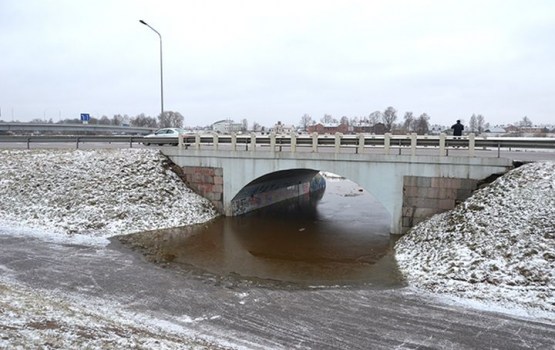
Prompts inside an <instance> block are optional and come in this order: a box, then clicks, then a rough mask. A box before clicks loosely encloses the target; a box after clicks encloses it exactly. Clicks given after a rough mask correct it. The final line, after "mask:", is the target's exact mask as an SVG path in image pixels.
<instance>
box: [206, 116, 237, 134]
mask: <svg viewBox="0 0 555 350" xmlns="http://www.w3.org/2000/svg"><path fill="white" fill-rule="evenodd" d="M242 129H243V124H241V123H234V122H233V120H231V119H224V120H219V121H217V122H215V123H214V124H212V130H213V131H214V132H217V133H218V134H231V133H232V132H239V131H241V130H242Z"/></svg>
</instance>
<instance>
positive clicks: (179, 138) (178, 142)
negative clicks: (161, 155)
mask: <svg viewBox="0 0 555 350" xmlns="http://www.w3.org/2000/svg"><path fill="white" fill-rule="evenodd" d="M177 147H179V149H183V134H179V136H177Z"/></svg>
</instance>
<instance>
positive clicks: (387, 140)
mask: <svg viewBox="0 0 555 350" xmlns="http://www.w3.org/2000/svg"><path fill="white" fill-rule="evenodd" d="M390 149H391V134H390V133H386V134H385V135H383V150H384V153H385V154H386V155H387V154H389V150H390Z"/></svg>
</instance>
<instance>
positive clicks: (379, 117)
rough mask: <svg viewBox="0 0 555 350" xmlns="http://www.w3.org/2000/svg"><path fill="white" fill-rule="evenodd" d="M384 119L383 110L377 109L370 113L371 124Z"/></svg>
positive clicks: (369, 121)
mask: <svg viewBox="0 0 555 350" xmlns="http://www.w3.org/2000/svg"><path fill="white" fill-rule="evenodd" d="M382 119H383V115H382V112H380V111H375V112H372V113H370V114H369V115H368V123H369V124H370V125H376V124H378V123H379V122H380V121H381V120H382Z"/></svg>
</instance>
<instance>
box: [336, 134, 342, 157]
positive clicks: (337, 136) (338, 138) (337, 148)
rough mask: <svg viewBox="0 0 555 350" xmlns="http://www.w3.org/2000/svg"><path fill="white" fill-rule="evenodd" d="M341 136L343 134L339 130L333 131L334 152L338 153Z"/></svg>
mask: <svg viewBox="0 0 555 350" xmlns="http://www.w3.org/2000/svg"><path fill="white" fill-rule="evenodd" d="M342 138H343V134H342V133H340V132H336V133H335V153H336V154H337V153H339V152H340V151H341V139H342Z"/></svg>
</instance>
